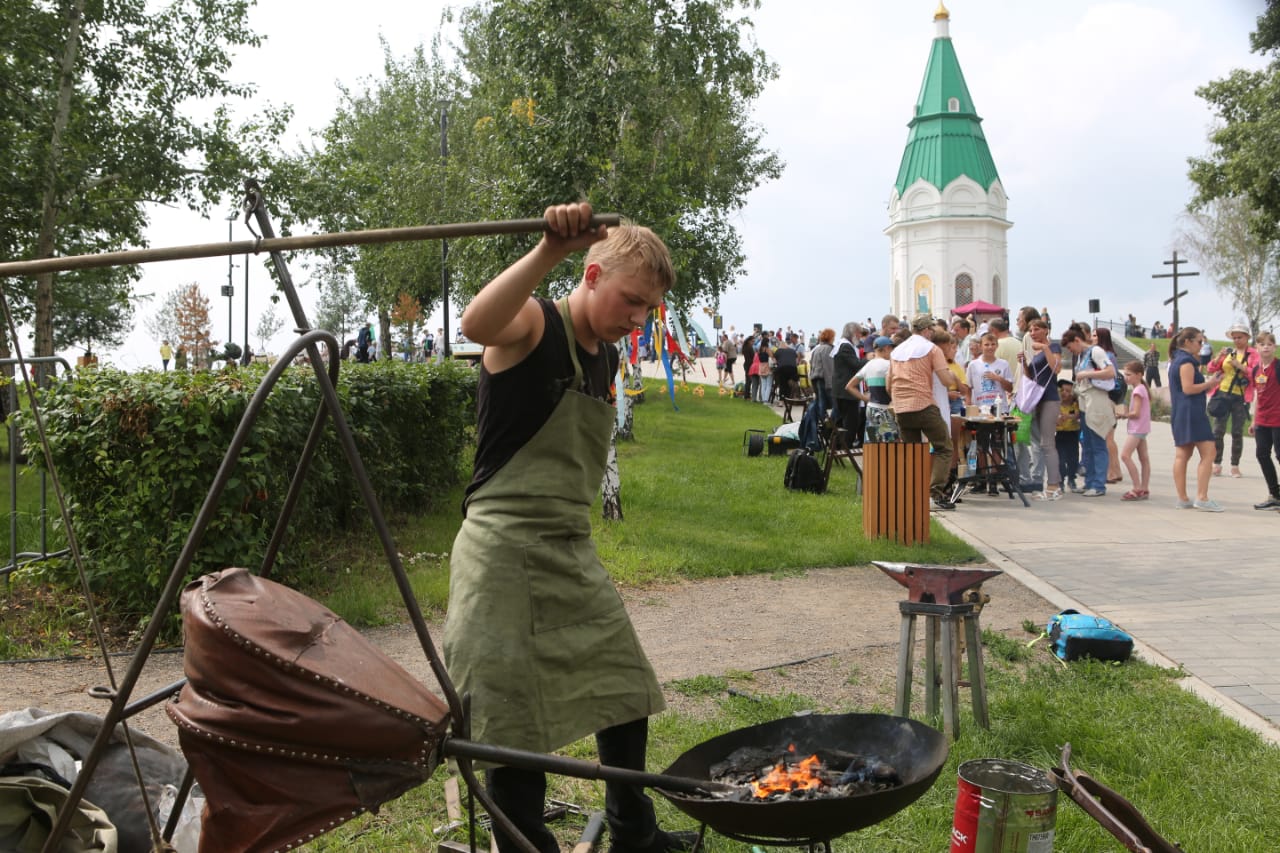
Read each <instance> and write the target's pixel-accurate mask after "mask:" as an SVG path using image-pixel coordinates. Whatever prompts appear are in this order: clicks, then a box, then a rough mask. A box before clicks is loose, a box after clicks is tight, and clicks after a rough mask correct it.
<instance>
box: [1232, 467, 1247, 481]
mask: <svg viewBox="0 0 1280 853" xmlns="http://www.w3.org/2000/svg"><path fill="white" fill-rule="evenodd" d="M1231 476H1232V477H1235V478H1236V479H1237V480H1239V479H1240V478H1241V477H1243V476H1244V474H1241V473H1240V469H1239V468H1236V467H1234V466H1232V468H1231Z"/></svg>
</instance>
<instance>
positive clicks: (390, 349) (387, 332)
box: [378, 308, 395, 361]
mask: <svg viewBox="0 0 1280 853" xmlns="http://www.w3.org/2000/svg"><path fill="white" fill-rule="evenodd" d="M378 335H379V336H380V337H379V338H378V361H389V360H391V359H393V358H395V344H393V343H392V341H391V313H390V312H389V311H387V309H385V308H379V309H378Z"/></svg>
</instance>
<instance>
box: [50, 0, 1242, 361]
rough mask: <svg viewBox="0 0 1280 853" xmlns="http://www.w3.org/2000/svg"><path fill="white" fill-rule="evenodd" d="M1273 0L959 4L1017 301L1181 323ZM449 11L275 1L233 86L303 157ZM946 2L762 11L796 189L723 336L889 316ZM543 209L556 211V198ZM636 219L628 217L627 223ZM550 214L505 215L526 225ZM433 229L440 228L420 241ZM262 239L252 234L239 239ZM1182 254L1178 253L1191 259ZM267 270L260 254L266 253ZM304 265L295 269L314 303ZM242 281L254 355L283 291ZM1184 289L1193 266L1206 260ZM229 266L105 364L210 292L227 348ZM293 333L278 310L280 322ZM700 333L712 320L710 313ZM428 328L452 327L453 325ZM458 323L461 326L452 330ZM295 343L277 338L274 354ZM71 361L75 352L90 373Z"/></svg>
mask: <svg viewBox="0 0 1280 853" xmlns="http://www.w3.org/2000/svg"><path fill="white" fill-rule="evenodd" d="M1263 5H1264V4H1263V0H1219V2H1215V3H1211V4H1210V3H1204V2H1202V0H1165V1H1164V2H1073V3H1052V4H1047V3H1021V2H1013V0H952V2H949V3H948V9H949V10H950V13H951V23H950V34H951V38H952V42H953V44H954V46H955V50H956V54H957V56H958V58H959V61H960V66H961V68H962V70H963V72H964V75H965V80H966V82H967V83H968V87H969V92H970V94H971V95H972V97H973V101H974V104H975V106H976V108H977V111H978V114H979V115H980V116H981V117H982V119H983V124H982V127H983V132H984V134H985V135H986V138H987V142H988V144H989V145H990V148H991V153H992V157H993V159H994V161H995V165H996V168H997V170H998V172H999V174H1000V179H1001V182H1002V184H1003V185H1004V188H1005V191H1006V193H1007V194H1008V197H1009V206H1008V218H1009V219H1010V220H1011V221H1012V222H1013V223H1014V224H1013V228H1012V229H1011V230H1010V231H1009V232H1008V243H1009V267H1008V276H1007V278H1008V288H1009V299H1010V302H1011V304H1012V306H1013V307H1014V308H1017V307H1018V306H1020V305H1024V304H1030V305H1035V306H1037V307H1041V308H1046V307H1047V308H1048V309H1049V310H1050V313H1051V314H1052V316H1053V319H1054V326H1055V327H1056V328H1059V329H1060V328H1063V327H1064V321H1068V320H1071V319H1084V320H1091V319H1092V316H1091V315H1090V314H1089V312H1088V301H1089V300H1090V299H1100V300H1101V303H1102V306H1101V308H1102V310H1101V313H1100V314H1099V315H1098V316H1099V317H1100V318H1101V319H1104V320H1105V319H1113V320H1116V321H1120V320H1123V318H1124V317H1125V316H1126V315H1128V314H1129V313H1133V314H1135V315H1136V316H1137V318H1138V320H1139V322H1140V323H1142V324H1143V325H1150V324H1151V323H1152V322H1153V321H1155V320H1157V319H1159V320H1161V321H1162V322H1164V323H1165V324H1166V325H1167V324H1169V322H1170V321H1171V314H1172V310H1171V307H1168V306H1164V305H1162V302H1163V301H1164V300H1165V299H1167V298H1169V297H1170V296H1171V295H1172V290H1173V288H1172V282H1171V280H1170V279H1152V275H1153V274H1157V273H1166V272H1168V271H1169V270H1170V269H1171V267H1170V266H1168V265H1166V264H1164V263H1163V262H1164V261H1166V260H1169V259H1170V257H1171V253H1172V252H1173V251H1174V250H1176V249H1178V248H1179V243H1178V239H1177V232H1178V229H1179V227H1180V225H1181V215H1182V213H1183V211H1184V209H1185V207H1186V205H1187V202H1188V201H1189V200H1190V198H1191V195H1192V189H1191V184H1190V182H1189V181H1188V179H1187V176H1186V174H1187V158H1188V157H1192V156H1201V155H1203V154H1205V153H1206V151H1207V149H1208V143H1207V134H1208V132H1209V130H1210V129H1211V126H1212V122H1213V116H1212V114H1211V112H1210V110H1209V109H1208V107H1207V106H1206V104H1205V103H1204V102H1203V101H1202V100H1200V99H1199V98H1198V97H1196V95H1195V90H1196V88H1197V87H1199V86H1202V85H1204V84H1205V83H1207V82H1209V81H1211V80H1214V79H1218V78H1221V77H1224V76H1226V75H1227V74H1229V73H1230V71H1231V70H1232V69H1234V68H1257V67H1260V66H1261V65H1262V61H1261V59H1260V58H1259V57H1258V56H1256V55H1254V54H1252V53H1250V52H1249V33H1250V32H1251V31H1252V30H1253V28H1254V25H1255V22H1256V19H1257V16H1258V15H1259V14H1261V12H1262V10H1263ZM445 6H446V4H444V3H440V2H435V1H434V0H424V2H419V3H416V4H404V3H403V2H396V0H363V2H361V3H360V4H359V7H358V8H359V13H358V14H352V13H351V10H352V8H353V7H352V6H350V4H346V3H337V2H334V0H311V2H307V3H305V4H304V3H301V2H297V0H264V2H263V3H262V4H261V5H259V6H257V7H255V8H254V10H253V11H252V13H251V21H252V23H253V26H254V28H255V29H256V30H257V31H258V32H260V33H262V34H263V35H265V36H266V38H267V41H266V44H265V46H264V47H262V48H260V49H258V50H255V51H251V52H246V53H244V54H242V55H241V56H239V57H238V59H237V62H236V64H235V66H234V67H233V69H232V77H233V78H235V79H237V80H248V81H253V82H255V83H256V84H257V86H258V93H257V95H256V97H255V102H256V103H259V104H260V103H262V102H271V103H274V104H282V103H289V104H292V105H293V106H294V108H295V111H296V112H295V119H294V122H293V125H292V126H291V128H290V131H289V133H288V135H287V136H286V137H285V138H284V139H283V140H282V143H283V144H284V145H285V146H286V147H289V148H291V149H293V150H296V149H297V148H298V147H299V146H301V145H302V144H304V143H306V142H309V141H310V139H311V134H312V131H315V130H318V129H320V128H322V127H323V126H324V125H325V124H327V122H328V120H329V118H330V117H331V116H332V114H333V111H334V109H335V107H336V105H337V104H338V102H339V91H338V86H339V84H343V85H346V86H348V87H354V88H357V89H360V88H363V85H362V84H363V82H364V81H368V80H372V79H376V77H378V76H379V75H380V73H381V69H382V59H383V55H382V46H381V44H380V42H379V37H381V38H383V39H385V40H386V42H387V44H388V46H389V48H390V50H391V52H392V53H393V54H394V55H395V56H397V57H403V56H405V55H406V54H408V53H409V52H410V51H412V50H413V49H414V48H415V47H416V46H417V45H419V44H429V43H430V40H431V38H432V37H433V35H434V34H435V32H436V30H437V28H438V27H439V25H440V21H441V12H442V10H443V9H444V8H445ZM936 8H937V2H936V0H902V2H895V3H885V2H880V0H831V1H830V2H829V1H828V0H786V2H784V1H783V0H763V2H762V3H761V8H760V9H759V10H758V11H755V12H753V13H751V14H752V17H753V19H754V20H755V22H756V29H755V37H756V40H757V42H758V44H759V46H760V47H761V48H763V49H764V51H765V52H766V53H767V54H768V56H769V57H770V59H771V60H772V61H774V62H775V63H776V64H777V65H778V70H779V74H778V78H777V79H776V80H774V81H773V82H772V83H771V84H770V85H769V86H768V87H767V89H766V90H765V92H764V94H763V95H762V96H761V97H760V99H759V100H758V101H757V102H756V105H755V109H754V120H755V122H756V123H757V124H758V125H759V127H760V128H761V129H762V130H763V132H764V144H765V145H766V146H767V147H768V148H770V149H773V150H775V151H777V152H778V153H779V155H780V156H781V158H782V160H783V161H784V162H785V163H786V168H785V170H784V171H783V174H782V176H781V178H779V179H778V180H776V181H774V182H771V183H769V184H766V185H765V186H762V187H760V188H758V189H756V190H755V191H753V192H752V193H751V195H750V196H748V198H747V203H746V205H745V206H744V208H743V209H742V210H741V211H740V212H739V213H738V214H736V219H735V225H736V226H737V227H738V229H739V231H740V233H741V234H742V236H743V247H744V250H745V253H746V256H747V261H746V274H745V275H744V276H743V277H742V278H741V279H740V280H739V281H738V282H737V283H736V284H735V285H734V287H733V288H732V289H731V290H730V292H729V293H727V294H726V295H725V296H724V297H723V298H722V300H721V304H720V309H721V313H722V315H723V317H724V322H725V323H726V325H728V324H733V325H735V326H736V327H737V328H738V329H740V330H741V329H743V328H744V327H749V326H750V325H751V324H752V323H756V322H759V323H763V324H764V325H765V326H768V327H785V326H792V327H793V328H797V329H804V330H806V331H807V332H812V331H816V330H817V329H820V328H822V327H825V326H830V327H833V328H835V329H837V330H838V329H839V328H840V327H841V325H842V324H843V323H845V322H846V321H848V320H864V319H865V318H867V317H874V318H876V319H877V320H878V319H879V318H880V316H881V315H883V314H884V313H886V312H887V311H888V310H889V239H888V237H886V236H885V234H884V229H885V227H886V226H887V225H888V210H887V205H888V199H889V194H890V191H891V189H892V186H893V181H894V179H895V178H896V177H897V172H898V165H899V162H900V160H901V157H902V152H903V149H904V147H905V145H906V141H907V132H908V130H907V122H908V121H909V120H910V118H911V115H912V111H913V109H914V106H915V101H916V97H917V95H918V93H919V89H920V83H921V81H922V79H923V76H924V69H925V63H926V61H927V59H928V56H929V50H930V46H931V43H932V40H933V38H934V34H935V26H934V22H933V14H934V10H935V9H936ZM547 201H548V203H552V202H555V201H559V199H548V200H547ZM230 212H231V211H230V209H228V210H227V211H226V212H225V213H223V214H221V215H219V214H213V215H212V216H211V217H210V218H208V219H202V218H200V217H198V216H195V215H193V214H189V213H187V212H185V211H175V210H168V209H164V210H155V211H153V216H152V227H151V228H150V230H149V239H150V242H151V245H152V246H153V247H160V246H171V245H184V244H189V243H208V242H217V241H221V240H225V239H227V222H226V219H225V217H226V215H227V214H229V213H230ZM621 212H622V213H626V211H621ZM539 214H540V211H514V210H513V211H511V212H510V217H511V218H520V217H526V216H536V215H539ZM424 224H429V223H424ZM249 236H250V235H249V234H248V233H247V232H246V231H245V230H244V229H243V226H241V225H240V224H239V223H238V222H237V223H236V224H235V225H234V226H233V238H234V239H237V240H239V239H247V238H248V237H249ZM1180 254H1181V255H1185V252H1180ZM264 257H265V256H264ZM300 261H301V259H298V258H296V256H294V257H293V258H291V261H290V268H291V270H292V271H293V273H294V277H295V279H296V280H297V282H298V283H299V284H303V285H304V286H302V287H301V288H300V292H301V294H302V298H303V301H304V303H305V304H306V305H307V306H308V308H309V309H310V307H311V306H312V304H313V302H314V297H315V288H314V287H308V286H305V284H304V282H305V281H306V274H305V272H304V271H303V269H302V266H301V262H300ZM232 263H233V264H234V267H233V269H232V270H231V278H232V282H233V284H234V287H235V294H234V296H233V298H232V300H231V303H232V304H231V317H230V320H231V325H232V330H233V336H232V337H233V339H234V340H236V341H238V342H239V341H242V339H243V328H244V316H245V309H244V290H243V288H244V278H245V272H244V269H243V267H242V266H241V263H242V259H241V258H235V259H233V262H232ZM260 263H261V261H254V262H253V263H251V265H250V270H249V311H248V314H249V324H248V326H249V333H250V343H251V345H252V346H253V348H254V349H255V350H259V349H260V346H259V343H260V342H259V341H258V339H257V337H256V335H255V334H254V330H255V328H256V326H257V325H258V319H259V317H260V316H261V315H262V313H263V311H264V310H265V309H266V307H267V305H268V301H267V300H268V297H269V294H270V291H271V289H272V288H271V285H270V283H269V279H268V278H267V274H266V272H265V271H264V270H263V269H262V268H261V266H260V265H259V264H260ZM1181 269H1182V270H1183V271H1194V270H1196V269H1197V267H1195V266H1194V265H1193V264H1184V265H1182V266H1181ZM227 278H228V269H227V261H226V259H213V260H205V261H181V262H167V263H162V264H152V265H149V266H148V267H146V268H145V272H144V276H143V278H142V280H141V281H140V282H139V284H138V286H137V288H136V292H137V293H140V294H154V297H153V298H152V300H151V302H150V303H149V304H146V303H144V304H142V305H141V306H140V307H139V310H138V315H137V320H138V323H137V328H136V329H135V330H134V332H133V333H132V334H131V335H130V336H129V338H128V340H127V341H126V342H125V344H124V345H123V346H122V347H119V348H117V349H114V350H104V351H103V352H102V353H100V356H101V357H102V358H103V360H104V361H107V362H110V363H113V364H115V365H116V366H118V367H122V368H125V369H135V368H140V367H155V366H158V360H159V356H158V354H157V349H158V345H159V342H158V341H155V340H152V339H151V338H150V337H149V336H148V335H147V334H146V332H145V330H144V329H143V323H142V321H143V319H144V318H145V317H147V316H149V315H150V314H152V313H154V311H155V306H156V305H157V304H158V303H159V300H160V298H162V297H163V296H164V295H165V294H166V293H167V292H169V291H170V290H172V289H174V288H176V287H178V286H180V285H184V284H188V283H190V282H192V281H196V282H199V283H200V284H201V286H202V288H203V291H204V293H205V294H206V295H207V296H208V297H209V298H210V300H211V302H212V313H211V323H212V326H213V336H214V337H215V338H216V339H225V338H226V334H227V330H228V313H227V309H228V300H227V299H226V298H225V297H222V296H220V295H219V294H220V286H221V285H223V284H226V283H227ZM1179 285H1180V289H1185V290H1188V291H1189V294H1188V295H1187V296H1186V297H1183V298H1182V300H1181V301H1180V317H1181V321H1182V323H1183V325H1197V326H1200V327H1202V328H1205V329H1207V330H1208V331H1209V333H1210V334H1211V336H1224V333H1225V331H1226V328H1227V326H1228V325H1230V324H1231V323H1232V322H1234V321H1235V320H1236V319H1238V317H1237V312H1236V311H1234V310H1233V309H1232V306H1231V303H1230V300H1229V298H1227V297H1226V296H1224V295H1223V294H1221V293H1220V292H1219V291H1218V290H1217V288H1216V287H1215V286H1214V282H1213V281H1212V280H1211V279H1209V278H1208V277H1207V276H1206V275H1203V274H1202V275H1200V276H1198V277H1195V278H1185V279H1182V280H1180V282H1179ZM276 311H277V314H278V315H280V316H281V317H284V316H286V312H285V310H284V305H283V303H281V305H280V306H279V307H278V308H277V309H276ZM696 319H699V320H703V321H705V319H706V318H705V317H701V316H700V317H698V318H696ZM429 325H431V326H433V327H434V326H439V325H441V323H440V315H439V312H438V311H437V313H436V314H435V315H434V316H433V317H431V318H430V320H429ZM450 326H451V328H456V327H457V322H456V314H455V317H454V318H453V319H451V321H450ZM291 328H292V326H291V325H287V326H286V327H285V329H284V330H283V331H282V332H280V333H279V334H277V335H276V336H275V338H274V339H272V340H271V341H270V342H268V350H269V351H273V352H279V351H280V350H281V349H282V348H283V347H285V346H287V345H288V343H289V342H290V340H291V339H292V337H291V333H290V331H289V330H290V329H291ZM79 354H80V353H78V352H73V353H70V354H69V355H73V356H74V355H79Z"/></svg>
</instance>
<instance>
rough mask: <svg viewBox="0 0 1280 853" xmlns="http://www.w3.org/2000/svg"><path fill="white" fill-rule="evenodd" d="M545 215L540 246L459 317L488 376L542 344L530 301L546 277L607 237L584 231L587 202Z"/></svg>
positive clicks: (603, 231)
mask: <svg viewBox="0 0 1280 853" xmlns="http://www.w3.org/2000/svg"><path fill="white" fill-rule="evenodd" d="M544 216H545V217H546V220H547V228H548V230H547V232H546V233H545V234H543V236H542V239H541V240H540V241H539V242H538V245H537V246H535V247H534V248H533V249H532V250H531V251H530V252H529V253H528V254H526V255H525V256H524V257H522V258H521V259H520V260H518V261H516V262H515V263H514V264H512V265H511V266H509V267H507V268H506V269H505V270H503V271H502V272H501V273H499V274H498V277H497V278H495V279H494V280H493V281H491V282H489V283H488V284H487V285H485V286H484V288H483V289H482V290H481V291H480V292H479V293H477V294H476V296H475V298H474V299H472V300H471V304H470V305H468V306H467V310H466V311H465V312H464V313H463V315H462V322H461V327H462V333H463V334H464V335H466V336H467V337H468V338H470V339H471V340H473V341H475V342H476V343H478V344H483V345H484V346H485V347H486V350H485V366H486V367H488V368H489V369H490V370H491V371H497V370H503V369H505V368H506V367H509V366H511V365H512V364H515V363H517V362H519V361H520V360H521V359H523V358H524V357H525V356H526V355H528V354H529V352H530V351H531V350H532V349H533V348H534V347H535V346H537V344H538V341H539V340H541V338H542V312H541V311H540V310H539V308H538V304H537V303H536V302H535V301H534V300H533V299H531V298H530V297H531V296H532V295H533V291H534V290H535V289H537V287H538V285H539V284H540V283H541V282H542V280H543V279H544V278H546V276H547V274H548V273H550V272H551V270H553V269H555V266H556V264H558V263H560V262H561V261H563V260H564V259H565V258H567V257H568V256H569V255H571V254H573V253H574V252H577V251H581V250H582V249H585V248H587V247H588V246H590V245H591V244H592V243H595V242H598V241H599V240H603V239H604V238H605V236H606V234H607V229H606V228H605V227H604V226H603V225H602V226H600V227H599V228H598V229H596V230H593V231H590V230H586V229H587V227H588V223H589V222H590V219H591V205H590V204H588V203H587V202H580V203H578V204H562V205H558V206H555V207H548V208H547V210H546V213H545V214H544ZM490 349H493V350H494V352H493V353H492V354H491V353H490Z"/></svg>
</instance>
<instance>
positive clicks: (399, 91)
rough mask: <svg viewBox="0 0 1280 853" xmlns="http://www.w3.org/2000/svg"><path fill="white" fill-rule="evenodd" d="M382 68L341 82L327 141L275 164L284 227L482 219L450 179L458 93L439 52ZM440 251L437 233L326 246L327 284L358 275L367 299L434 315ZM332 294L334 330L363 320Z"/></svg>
mask: <svg viewBox="0 0 1280 853" xmlns="http://www.w3.org/2000/svg"><path fill="white" fill-rule="evenodd" d="M384 51H386V47H385V45H384ZM383 73H384V76H383V77H382V78H381V79H378V80H376V81H369V82H366V83H365V84H364V86H363V87H362V88H360V89H346V88H344V89H343V90H342V99H341V103H340V104H339V105H338V108H337V112H336V114H335V115H334V117H333V119H332V120H331V121H330V122H329V124H328V126H327V127H325V128H324V129H323V131H322V132H321V143H320V144H319V145H317V146H315V147H312V148H310V149H308V150H304V151H302V152H300V153H299V154H297V155H296V156H292V157H286V158H284V159H282V160H281V161H280V162H279V163H278V164H277V165H276V167H275V169H274V171H273V175H272V181H271V183H270V184H269V186H268V190H269V191H270V192H272V193H273V195H274V200H275V201H276V203H277V204H279V205H281V206H282V208H283V209H282V225H283V227H284V231H285V232H286V233H287V232H288V231H289V229H290V227H292V225H293V224H295V223H297V222H300V221H312V222H315V223H317V224H318V225H319V227H320V228H321V229H322V230H324V231H345V230H359V229H368V228H395V227H405V226H411V225H424V224H432V223H441V222H449V221H458V220H460V219H466V218H473V219H474V218H475V216H474V215H471V216H470V217H468V216H467V214H468V213H471V214H474V211H467V210H466V209H465V205H464V204H462V203H461V201H460V197H459V194H458V193H456V192H454V191H453V189H452V187H451V185H450V184H447V183H446V168H447V167H446V163H445V161H444V160H443V158H442V157H441V152H440V144H441V143H440V136H441V127H440V120H439V117H440V111H441V108H442V106H443V104H445V103H447V102H450V101H454V100H457V99H458V97H459V96H458V94H457V93H458V83H457V81H456V80H455V79H454V78H453V77H452V76H451V74H450V72H449V70H448V69H447V68H446V67H445V63H444V61H443V60H442V59H441V58H440V56H439V55H438V51H436V50H433V51H432V53H431V54H430V55H428V53H427V52H426V51H425V50H423V49H422V48H419V49H418V50H416V51H415V52H414V53H413V54H412V55H411V56H409V57H407V58H405V59H404V60H400V61H397V60H396V59H395V58H393V57H392V56H391V55H390V53H389V51H386V57H385V62H384V68H383ZM461 167H462V164H461V163H459V162H456V161H450V163H449V164H448V168H461ZM459 183H461V182H459ZM508 218H509V217H508ZM441 255H442V252H441V244H440V243H439V242H438V241H434V240H429V241H418V242H408V243H393V244H385V245H371V246H362V247H359V248H351V247H349V248H344V249H338V250H334V251H330V252H327V253H326V265H327V268H326V270H325V271H324V273H323V277H324V280H325V281H326V283H327V284H328V285H329V287H333V286H341V285H340V284H339V283H340V282H341V281H342V280H343V279H345V277H346V275H347V274H348V272H351V273H354V280H355V286H356V288H357V289H358V290H359V292H360V295H361V296H362V297H363V301H365V302H367V303H368V304H369V305H371V306H373V307H376V308H381V309H386V310H389V309H390V307H391V305H392V304H393V303H394V301H395V299H396V298H397V297H398V296H399V295H400V294H401V293H407V294H410V295H411V296H414V297H417V299H418V301H419V302H420V303H421V305H422V308H423V311H424V312H425V313H426V314H428V315H429V314H430V313H431V312H432V311H433V310H434V308H435V306H436V304H437V303H438V300H439V298H440V291H439V284H440V264H441ZM330 298H332V299H335V300H336V303H335V304H331V305H329V306H326V307H323V308H322V309H321V310H322V311H323V312H324V313H325V316H327V317H329V318H330V319H331V322H334V323H335V327H334V328H333V331H335V332H337V331H339V328H338V327H339V326H343V327H345V328H353V326H352V325H351V324H350V321H351V320H357V321H358V320H360V319H363V318H362V317H351V316H350V313H351V311H352V310H353V309H355V308H356V306H354V305H352V302H353V300H352V298H351V296H350V294H348V293H346V292H345V290H344V291H341V292H335V293H332V294H331V297H330ZM356 325H358V323H357V324H356Z"/></svg>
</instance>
